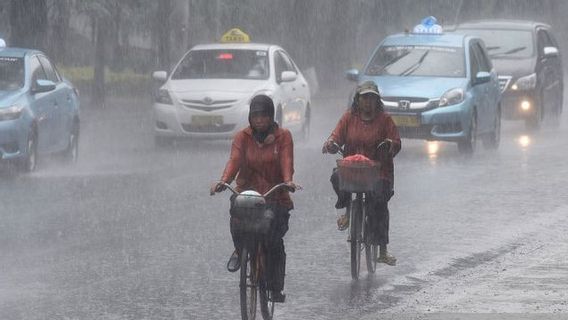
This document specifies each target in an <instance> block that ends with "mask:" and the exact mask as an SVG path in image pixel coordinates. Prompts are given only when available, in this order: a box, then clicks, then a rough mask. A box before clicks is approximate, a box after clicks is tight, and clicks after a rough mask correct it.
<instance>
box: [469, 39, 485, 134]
mask: <svg viewBox="0 0 568 320" xmlns="http://www.w3.org/2000/svg"><path fill="white" fill-rule="evenodd" d="M468 51H469V70H470V83H471V96H472V99H473V103H474V106H475V108H476V110H477V130H478V133H479V132H480V131H484V130H485V123H486V122H487V115H486V113H487V108H486V106H487V97H486V94H487V86H484V84H479V83H476V76H477V73H478V72H479V71H481V69H480V68H481V67H480V62H479V57H478V54H477V52H476V51H477V49H476V46H475V41H470V42H469V50H468Z"/></svg>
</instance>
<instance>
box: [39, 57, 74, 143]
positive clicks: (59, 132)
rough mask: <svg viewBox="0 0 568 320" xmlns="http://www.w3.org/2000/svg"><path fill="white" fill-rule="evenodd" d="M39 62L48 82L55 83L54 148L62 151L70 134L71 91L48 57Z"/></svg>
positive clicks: (52, 93) (53, 93) (53, 95)
mask: <svg viewBox="0 0 568 320" xmlns="http://www.w3.org/2000/svg"><path fill="white" fill-rule="evenodd" d="M38 58H39V62H40V63H41V65H42V67H43V70H44V71H45V74H46V76H47V80H50V81H53V83H55V90H53V91H51V92H50V93H49V94H50V96H51V97H53V99H54V101H55V105H54V110H53V142H52V143H53V148H54V149H57V150H62V149H64V148H65V147H67V144H68V141H69V134H70V127H69V125H70V123H71V118H70V114H71V110H70V103H71V102H70V99H71V89H70V88H69V87H68V86H67V84H65V83H64V82H63V81H61V79H60V78H59V76H58V74H57V73H56V72H55V69H54V67H53V65H52V64H51V62H50V61H49V59H48V58H47V57H46V56H43V55H39V56H38Z"/></svg>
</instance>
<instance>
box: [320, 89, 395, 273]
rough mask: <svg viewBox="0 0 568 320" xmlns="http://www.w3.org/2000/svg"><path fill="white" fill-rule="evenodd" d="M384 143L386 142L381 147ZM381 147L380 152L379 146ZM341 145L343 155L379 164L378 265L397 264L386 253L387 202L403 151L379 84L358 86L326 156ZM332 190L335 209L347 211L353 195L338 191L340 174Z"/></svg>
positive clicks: (344, 221)
mask: <svg viewBox="0 0 568 320" xmlns="http://www.w3.org/2000/svg"><path fill="white" fill-rule="evenodd" d="M381 142H384V143H382V144H381ZM379 144H380V145H381V149H382V150H379V149H377V146H379ZM338 146H343V149H344V156H350V155H354V154H362V155H364V156H366V157H367V158H369V159H372V160H376V161H380V162H381V170H380V181H381V188H379V190H380V191H378V192H374V193H373V194H372V195H371V196H372V201H371V210H370V211H371V212H372V213H374V214H371V215H370V217H371V219H372V220H371V221H372V222H371V224H372V225H373V226H374V227H373V229H374V230H376V232H375V241H376V244H378V245H379V258H378V262H382V263H386V264H389V265H395V264H396V258H395V257H394V256H393V255H391V254H389V253H388V251H387V244H388V243H389V209H388V201H389V200H390V198H391V197H392V196H393V194H394V191H393V190H394V189H393V182H394V164H393V157H394V156H395V155H396V154H397V153H398V152H399V151H400V149H401V141H400V135H399V133H398V129H397V127H396V125H395V123H394V121H393V120H392V118H391V117H390V116H389V115H388V114H387V113H386V112H385V111H384V105H383V102H382V100H381V96H380V94H379V90H378V88H377V85H376V84H375V83H374V82H373V81H367V82H364V83H363V84H361V85H360V86H359V87H357V90H356V92H355V96H354V98H353V104H352V106H351V108H350V109H349V110H348V111H346V112H345V113H344V114H343V116H342V117H341V119H340V120H339V122H338V123H337V126H336V127H335V129H334V130H333V132H332V133H331V135H330V136H329V138H328V139H327V140H326V141H325V143H324V145H323V148H322V152H323V153H337V152H338ZM330 180H331V183H332V186H333V190H334V191H335V192H336V193H337V197H338V199H337V202H336V204H335V208H337V209H342V208H346V207H347V206H348V205H349V203H350V201H351V194H350V193H347V192H341V191H340V190H339V186H338V184H339V181H338V176H337V172H336V171H335V170H334V172H333V174H332V175H331V179H330ZM337 224H338V228H339V230H345V229H347V227H348V225H349V217H348V216H347V215H346V214H343V215H341V216H340V217H339V219H338V221H337Z"/></svg>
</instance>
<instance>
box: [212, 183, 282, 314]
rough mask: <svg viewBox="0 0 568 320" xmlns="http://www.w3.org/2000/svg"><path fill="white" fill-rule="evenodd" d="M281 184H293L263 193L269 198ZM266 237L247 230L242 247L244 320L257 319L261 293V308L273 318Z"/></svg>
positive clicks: (240, 255)
mask: <svg viewBox="0 0 568 320" xmlns="http://www.w3.org/2000/svg"><path fill="white" fill-rule="evenodd" d="M223 185H224V186H225V187H227V188H228V189H229V190H230V191H231V192H232V193H233V194H234V195H237V196H238V195H240V193H238V192H237V191H235V189H233V188H232V187H231V185H229V184H227V183H223ZM280 188H290V187H289V186H288V185H287V184H285V183H280V184H277V185H276V186H274V187H272V188H271V189H270V190H269V191H268V192H266V193H265V194H263V195H260V194H258V196H259V197H262V198H263V199H265V198H266V197H268V196H269V195H270V194H272V193H273V192H275V191H276V190H278V189H280ZM265 248H266V238H265V236H263V235H261V234H255V233H244V234H243V242H242V245H241V247H240V248H238V250H239V258H240V262H241V272H240V282H239V287H240V300H241V317H242V319H243V320H255V319H256V311H257V296H258V297H259V298H260V311H261V314H262V317H263V318H264V319H265V320H270V319H272V315H273V314H274V302H273V301H272V298H271V296H272V292H271V291H270V290H268V288H267V279H266V278H265V276H266V272H265V271H266V266H267V263H266V252H265Z"/></svg>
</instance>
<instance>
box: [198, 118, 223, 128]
mask: <svg viewBox="0 0 568 320" xmlns="http://www.w3.org/2000/svg"><path fill="white" fill-rule="evenodd" d="M191 124H192V125H194V126H197V127H212V126H219V125H222V124H223V116H198V115H193V116H191Z"/></svg>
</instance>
